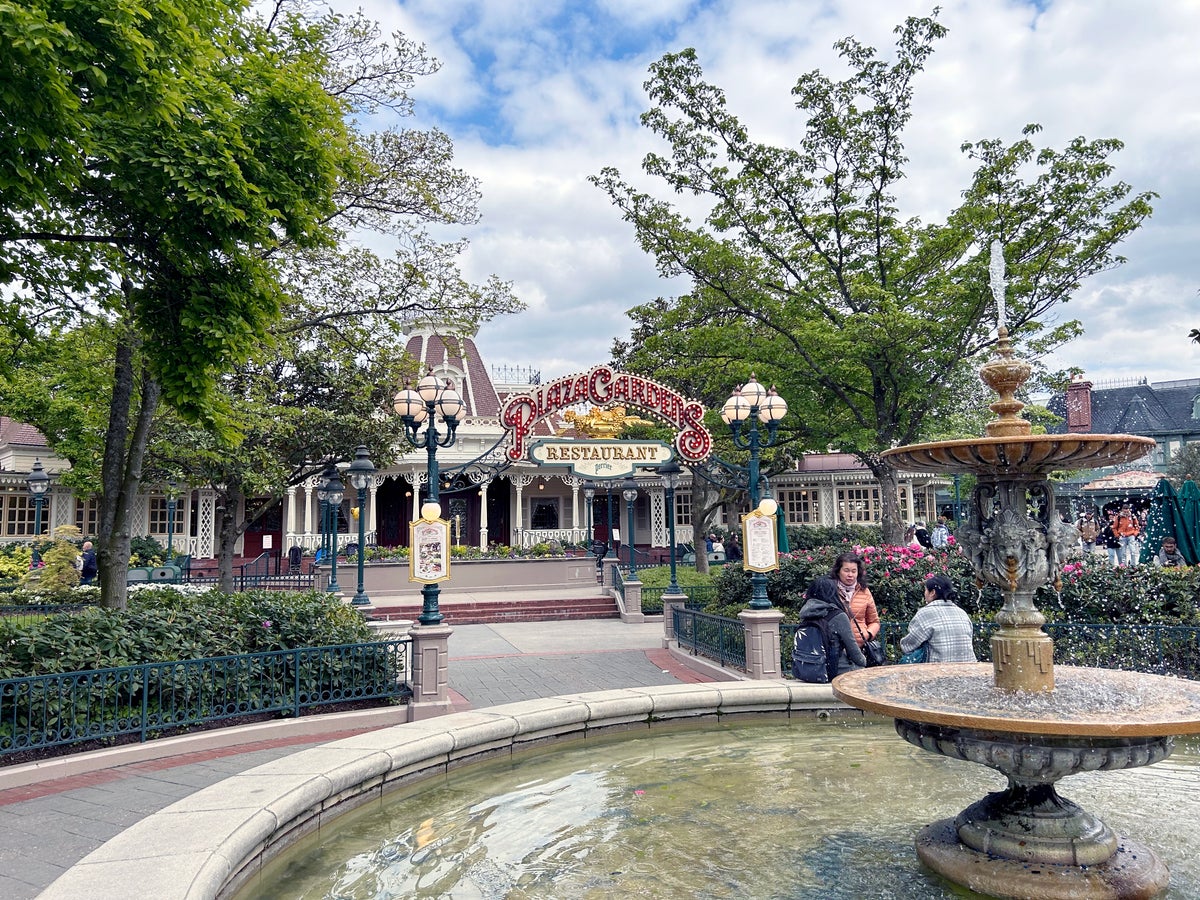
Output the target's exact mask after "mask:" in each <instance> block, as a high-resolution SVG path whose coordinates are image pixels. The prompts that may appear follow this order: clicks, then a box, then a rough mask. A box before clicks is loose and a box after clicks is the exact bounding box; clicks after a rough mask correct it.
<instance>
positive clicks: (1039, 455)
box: [883, 434, 1154, 477]
mask: <svg viewBox="0 0 1200 900" xmlns="http://www.w3.org/2000/svg"><path fill="white" fill-rule="evenodd" d="M1153 449H1154V439H1153V438H1147V437H1139V436H1137V435H1132V434H1031V435H1023V436H1016V437H980V438H968V439H965V440H960V441H936V442H934V443H929V444H910V445H908V446H905V447H898V448H896V449H895V450H888V451H887V452H886V453H884V454H883V456H884V457H886V458H887V459H889V460H890V461H891V462H892V463H894V464H895V465H897V466H899V467H900V468H902V469H904V470H906V471H909V472H933V473H935V474H938V473H945V472H975V473H980V472H982V473H991V472H994V473H1004V474H1006V475H1010V476H1011V475H1014V474H1016V475H1019V476H1023V477H1031V476H1037V475H1044V474H1045V473H1047V472H1051V471H1054V470H1057V469H1089V468H1097V467H1100V466H1112V465H1117V464H1118V463H1124V462H1132V461H1133V460H1135V459H1141V458H1142V457H1143V456H1145V455H1146V454H1147V453H1149V452H1150V451H1151V450H1153Z"/></svg>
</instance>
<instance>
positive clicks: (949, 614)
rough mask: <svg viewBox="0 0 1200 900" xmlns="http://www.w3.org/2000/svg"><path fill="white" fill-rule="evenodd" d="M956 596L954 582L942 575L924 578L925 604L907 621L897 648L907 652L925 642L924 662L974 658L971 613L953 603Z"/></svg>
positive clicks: (973, 660) (966, 660) (971, 659)
mask: <svg viewBox="0 0 1200 900" xmlns="http://www.w3.org/2000/svg"><path fill="white" fill-rule="evenodd" d="M957 599H958V592H957V591H955V590H954V582H952V581H951V580H950V579H949V578H947V577H946V576H945V575H931V576H930V577H929V578H926V579H925V605H924V606H923V607H922V608H921V609H919V610H917V614H916V615H915V616H913V617H912V621H911V622H909V623H908V634H906V635H904V637H903V638H901V640H900V650H901V651H902V652H904V653H909V652H910V651H912V650H916V649H917V648H918V647H920V646H921V645H922V644H926V645H927V646H928V648H929V655H928V656H927V657H926V659H925V661H926V662H931V663H936V662H976V659H975V647H974V645H973V643H972V640H971V637H972V633H973V631H974V629H973V628H972V626H971V617H970V616H968V615H967V614H966V613H965V612H963V610H962V609H960V608H959V607H958V606H957V605H956V604H955V602H954V601H955V600H957Z"/></svg>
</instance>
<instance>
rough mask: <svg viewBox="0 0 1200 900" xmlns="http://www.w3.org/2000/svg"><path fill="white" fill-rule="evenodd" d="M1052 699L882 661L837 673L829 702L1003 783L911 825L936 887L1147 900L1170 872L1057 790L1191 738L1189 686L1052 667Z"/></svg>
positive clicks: (984, 677) (986, 674)
mask: <svg viewBox="0 0 1200 900" xmlns="http://www.w3.org/2000/svg"><path fill="white" fill-rule="evenodd" d="M1057 674H1058V679H1057V686H1056V689H1055V691H1054V692H1053V693H1052V694H1047V693H1042V694H1037V693H1032V694H1026V695H1024V696H1022V697H1014V695H1013V693H1012V692H1010V691H1007V690H1003V689H1000V688H997V687H996V686H995V684H994V681H993V672H992V667H991V666H989V665H988V664H986V663H966V664H961V663H960V664H937V665H916V666H886V667H881V668H874V669H861V670H858V671H855V672H848V673H846V674H844V675H841V676H839V677H838V678H837V679H835V681H834V683H833V691H834V694H835V696H837V697H838V699H840V700H843V701H844V702H846V703H849V704H851V705H853V706H856V707H859V708H860V709H865V710H869V711H871V712H876V713H880V714H882V715H886V716H891V717H893V718H894V719H895V720H896V731H897V733H898V734H899V735H900V736H901V737H903V738H904V739H905V740H906V741H908V742H909V743H911V744H914V745H916V746H918V747H921V748H922V749H924V750H928V751H930V752H932V753H938V754H940V755H942V756H948V757H951V758H954V759H961V760H966V761H969V762H974V763H979V764H981V765H985V766H988V767H990V768H993V769H996V770H997V771H999V772H1001V773H1002V774H1004V775H1005V776H1006V777H1007V778H1008V787H1007V789H1005V790H1003V791H997V792H995V793H992V794H989V795H987V796H986V797H984V798H982V799H981V800H979V801H977V802H976V803H973V804H971V805H970V806H968V807H967V808H966V809H964V810H962V811H961V812H960V813H959V814H958V815H957V816H955V817H953V818H949V819H943V820H940V821H938V822H934V823H933V824H932V825H929V826H927V827H925V828H924V829H922V831H921V832H920V834H919V835H918V837H917V840H916V848H917V855H918V856H919V857H920V858H921V861H922V862H924V863H925V864H926V865H927V866H929V868H931V869H933V870H934V871H935V872H937V873H938V874H940V875H942V876H943V877H945V878H947V879H949V880H950V881H952V882H954V883H956V884H961V885H964V886H966V887H969V888H970V889H971V890H974V891H977V892H979V893H983V894H988V895H991V896H993V897H1011V898H1037V900H1042V898H1046V900H1058V898H1061V900H1085V898H1086V900H1094V898H1112V900H1117V898H1122V900H1127V898H1143V897H1153V896H1155V895H1156V894H1158V893H1160V892H1161V891H1163V890H1165V889H1166V887H1167V886H1168V884H1169V882H1170V874H1169V872H1168V870H1167V868H1166V866H1165V865H1163V863H1162V862H1161V861H1160V860H1159V858H1158V856H1157V855H1156V854H1155V853H1154V852H1153V851H1152V850H1151V849H1150V848H1149V847H1147V846H1145V845H1143V844H1140V843H1138V842H1136V841H1134V840H1131V839H1129V838H1127V837H1121V836H1119V835H1117V834H1115V833H1114V832H1113V831H1112V829H1110V828H1109V827H1108V826H1107V825H1105V824H1104V822H1103V821H1102V820H1101V819H1100V818H1098V817H1097V816H1095V815H1093V814H1091V813H1090V812H1088V811H1087V810H1085V809H1084V808H1083V807H1082V806H1081V805H1079V804H1077V803H1075V802H1073V801H1071V800H1068V799H1066V798H1064V797H1062V796H1060V795H1059V794H1058V792H1057V788H1056V786H1057V782H1058V781H1059V780H1060V779H1062V778H1065V777H1067V776H1069V775H1074V774H1078V773H1080V772H1089V771H1116V770H1119V769H1128V768H1134V767H1137V766H1145V765H1150V764H1152V763H1156V762H1159V761H1161V760H1163V759H1165V758H1166V757H1167V756H1169V755H1170V753H1171V750H1172V749H1173V746H1174V740H1175V735H1179V734H1197V733H1200V683H1196V682H1192V681H1185V680H1182V679H1176V678H1167V677H1163V676H1157V675H1143V674H1140V673H1137V672H1117V671H1111V670H1100V669H1082V668H1075V667H1059V668H1058V670H1057Z"/></svg>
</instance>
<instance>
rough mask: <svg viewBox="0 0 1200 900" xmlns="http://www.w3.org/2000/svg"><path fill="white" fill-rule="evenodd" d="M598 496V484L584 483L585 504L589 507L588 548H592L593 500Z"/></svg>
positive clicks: (592, 482)
mask: <svg viewBox="0 0 1200 900" xmlns="http://www.w3.org/2000/svg"><path fill="white" fill-rule="evenodd" d="M595 496H596V482H594V481H585V482H584V483H583V502H584V504H585V505H586V506H587V542H588V547H589V548H590V547H591V546H592V500H593V499H594V498H595Z"/></svg>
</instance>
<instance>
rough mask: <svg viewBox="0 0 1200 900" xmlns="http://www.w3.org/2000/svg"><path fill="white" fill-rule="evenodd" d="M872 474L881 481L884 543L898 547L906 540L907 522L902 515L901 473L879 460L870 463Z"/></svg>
mask: <svg viewBox="0 0 1200 900" xmlns="http://www.w3.org/2000/svg"><path fill="white" fill-rule="evenodd" d="M868 465H869V466H870V469H871V474H872V475H874V476H875V478H876V479H877V480H878V481H879V504H880V511H881V514H882V517H881V520H880V524H881V525H882V530H883V542H884V544H887V545H896V544H899V543H901V542H902V541H903V540H904V530H905V522H904V519H903V518H902V517H901V515H900V473H899V472H897V471H896V469H895V467H894V466H892V465H889V464H888V463H886V462H880V461H878V460H876V461H874V462H873V463H868Z"/></svg>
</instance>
